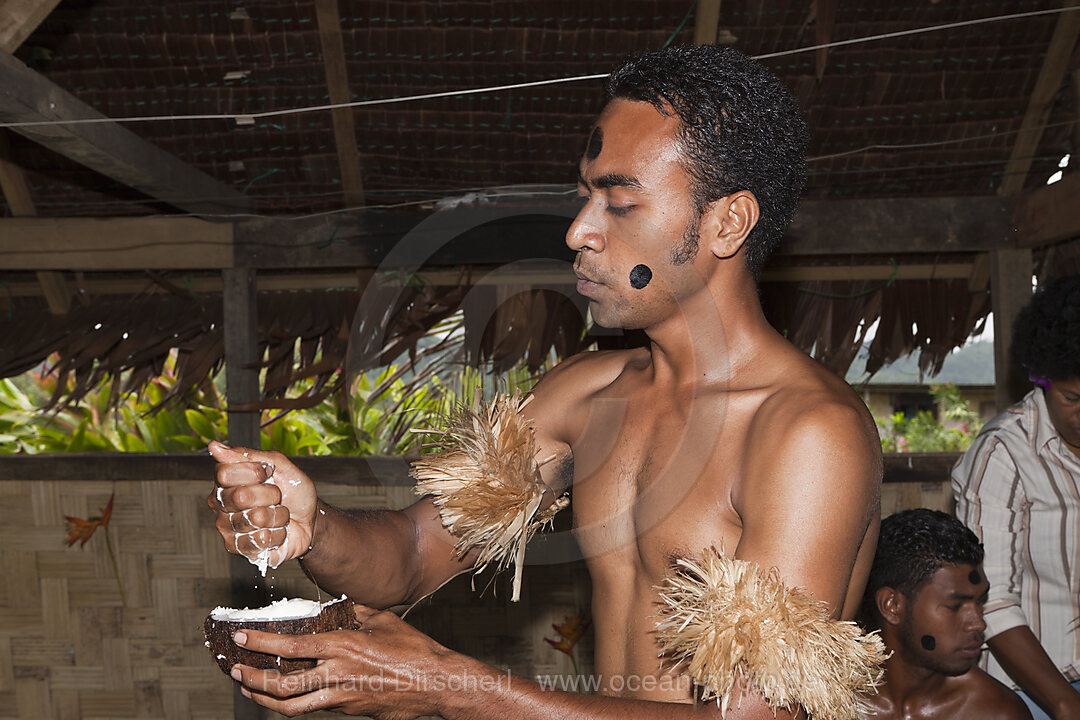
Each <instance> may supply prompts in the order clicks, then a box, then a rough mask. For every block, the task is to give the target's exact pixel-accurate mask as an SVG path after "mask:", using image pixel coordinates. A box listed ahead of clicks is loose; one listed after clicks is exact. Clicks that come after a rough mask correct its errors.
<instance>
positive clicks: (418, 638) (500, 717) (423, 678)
mask: <svg viewBox="0 0 1080 720" xmlns="http://www.w3.org/2000/svg"><path fill="white" fill-rule="evenodd" d="M356 612H357V620H358V621H359V622H360V630H354V631H338V632H333V633H323V634H321V635H318V636H314V635H273V634H270V633H261V632H256V631H253V630H248V631H242V634H243V637H240V635H241V634H238V637H237V638H236V639H237V641H238V642H239V643H241V644H243V645H244V647H247V648H248V649H251V650H256V651H258V652H266V653H270V654H274V655H281V656H282V657H315V658H320V659H321V660H322V662H320V663H319V664H318V665H317V666H316V667H315V668H312V669H311V670H302V671H298V672H295V673H290V674H288V675H281V674H280V673H278V672H276V671H273V670H256V669H254V668H250V667H246V666H241V665H238V666H235V667H234V669H233V677H234V678H235V679H237V680H239V681H241V682H242V683H243V686H244V694H245V695H248V696H249V697H252V699H254V700H255V702H257V703H258V704H260V705H263V706H265V707H267V708H270V709H271V710H274V711H276V712H279V713H282V714H284V715H288V716H294V715H299V714H303V713H310V712H314V711H316V710H327V709H329V710H336V711H338V712H342V713H345V714H347V715H368V716H371V717H375V718H384V717H385V718H390V717H392V718H414V717H421V716H430V715H437V716H439V717H443V718H447V720H504V719H505V718H508V717H512V718H521V719H522V720H534V719H535V720H550V719H552V718H555V719H558V718H578V719H582V718H584V719H587V720H589V719H591V720H697V719H700V718H708V719H709V720H712V719H713V718H719V717H720V710H719V708H718V706H717V705H716V703H705V704H701V705H697V706H695V705H689V704H677V703H660V702H650V701H646V700H631V699H627V698H615V697H604V696H598V695H585V694H580V693H574V692H564V691H560V690H549V689H545V688H544V687H542V686H541V685H540V684H539V683H538V682H534V681H532V680H526V679H524V678H520V677H515V676H512V675H509V674H508V673H507V672H505V671H500V670H498V669H497V668H494V667H491V666H489V665H486V664H484V663H482V662H480V661H479V660H474V659H472V658H469V657H466V656H464V655H461V654H460V653H456V652H452V651H450V650H448V649H447V648H445V647H443V646H441V645H439V644H438V643H436V642H435V641H433V640H432V639H431V638H429V637H427V636H426V635H423V634H422V633H420V632H419V631H418V630H416V629H415V628H412V627H411V626H409V625H408V624H407V623H405V622H404V621H403V620H401V619H400V618H398V617H397V616H396V615H394V614H393V613H389V612H376V611H374V610H370V609H366V608H357V611H356ZM737 703H738V701H737V700H736V701H735V702H733V703H732V707H731V708H729V709H728V713H727V719H728V720H732V719H733V718H738V719H740V720H775V718H777V717H790V716H789V715H784V714H774V713H773V711H772V710H770V709H768V708H766V707H764V706H763V705H760V704H755V703H752V702H745V703H743V705H742V706H741V707H740V706H738V704H737Z"/></svg>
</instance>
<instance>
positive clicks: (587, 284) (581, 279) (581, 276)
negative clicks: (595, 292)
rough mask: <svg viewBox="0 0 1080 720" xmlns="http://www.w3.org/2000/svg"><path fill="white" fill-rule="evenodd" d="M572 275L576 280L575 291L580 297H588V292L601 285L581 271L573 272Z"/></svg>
mask: <svg viewBox="0 0 1080 720" xmlns="http://www.w3.org/2000/svg"><path fill="white" fill-rule="evenodd" d="M574 274H575V275H577V279H578V281H577V291H578V292H579V293H580V294H582V295H588V294H589V291H590V290H592V289H594V288H598V287H600V285H601V283H598V282H597V281H595V280H593V279H592V278H591V277H589V276H588V275H586V274H585V273H583V272H581V271H578V270H575V271H574Z"/></svg>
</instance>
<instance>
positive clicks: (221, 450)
mask: <svg viewBox="0 0 1080 720" xmlns="http://www.w3.org/2000/svg"><path fill="white" fill-rule="evenodd" d="M206 449H207V450H209V451H210V457H212V458H214V459H215V460H217V461H218V462H219V463H225V464H229V463H245V462H254V463H265V464H267V465H271V466H272V465H276V464H277V459H278V458H279V457H281V456H280V454H279V453H276V452H268V451H266V450H253V449H251V448H246V447H235V448H234V447H229V446H228V445H225V444H224V443H219V442H218V441H217V440H211V441H210V444H209V445H207V446H206Z"/></svg>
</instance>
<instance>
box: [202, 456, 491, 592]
mask: <svg viewBox="0 0 1080 720" xmlns="http://www.w3.org/2000/svg"><path fill="white" fill-rule="evenodd" d="M210 449H211V454H212V455H213V456H214V458H215V459H216V460H217V461H218V463H219V464H218V466H217V487H216V488H215V490H214V491H213V492H212V493H211V494H210V496H209V497H208V498H207V504H208V505H209V506H210V508H211V509H212V510H214V512H215V513H216V515H217V523H216V524H217V528H218V531H219V532H220V533H221V536H222V539H223V541H224V543H225V547H226V549H227V550H229V551H230V552H233V553H237V554H242V555H245V556H247V557H248V558H256V557H257V556H258V555H259V551H260V548H272V550H271V551H270V552H269V555H268V557H267V560H268V561H269V563H270V564H271V565H272V566H274V567H276V566H277V565H280V564H281V563H282V562H286V561H288V560H292V559H297V558H303V560H302V562H303V565H304V569H305V570H306V571H307V572H308V574H310V575H311V576H312V577H313V578H314V579H315V580H316V582H318V583H319V585H320V586H321V587H322V588H324V589H326V590H328V591H330V592H332V593H345V594H347V595H349V596H350V597H352V598H353V599H354V600H356V601H358V602H362V603H364V604H368V605H370V606H373V607H380V608H383V607H389V606H391V605H397V604H401V603H407V602H413V601H415V600H417V599H419V598H420V597H423V596H424V595H426V594H427V593H430V592H431V591H433V590H434V589H435V588H437V587H439V585H441V584H442V583H443V582H444V581H446V580H447V579H448V578H450V577H452V576H453V575H455V574H457V573H458V572H460V571H462V570H463V569H465V568H468V567H469V566H470V564H471V562H472V559H473V558H472V556H470V555H469V554H468V553H467V554H466V556H465V557H463V558H458V557H456V555H455V553H454V544H455V542H456V540H455V538H454V537H453V536H452V535H451V534H450V533H449V532H447V531H446V530H445V529H444V528H443V526H442V523H441V521H440V519H439V515H438V511H437V509H436V508H435V506H434V505H433V504H432V503H431V501H430V500H427V499H423V500H420V501H419V502H417V503H415V504H414V505H412V506H411V507H409V508H407V509H405V510H402V511H390V510H378V511H348V512H343V511H340V510H337V509H335V508H333V507H331V506H330V505H327V504H326V503H323V502H321V501H318V500H317V496H316V492H315V486H314V484H313V483H312V482H311V480H310V479H309V478H308V477H307V476H306V475H304V474H303V473H302V472H301V471H300V470H299V468H297V467H296V466H295V465H293V464H292V463H291V462H289V460H288V458H286V457H285V456H284V455H281V454H280V453H273V452H261V451H255V450H249V449H244V448H228V447H226V446H224V445H221V444H219V443H212V444H211V448H210ZM270 477H272V482H271V483H267V482H265V481H266V480H267V478H270Z"/></svg>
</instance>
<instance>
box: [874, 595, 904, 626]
mask: <svg viewBox="0 0 1080 720" xmlns="http://www.w3.org/2000/svg"><path fill="white" fill-rule="evenodd" d="M874 602H875V603H876V604H877V610H878V614H880V615H881V618H882V620H884V621H885V622H887V623H889V624H890V625H899V624H900V623H901V621H902V620H903V618H904V607H905V605H906V604H907V598H906V597H904V593H902V592H900V591H899V590H895V589H893V588H891V587H880V588H878V590H877V592H876V593H874Z"/></svg>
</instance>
